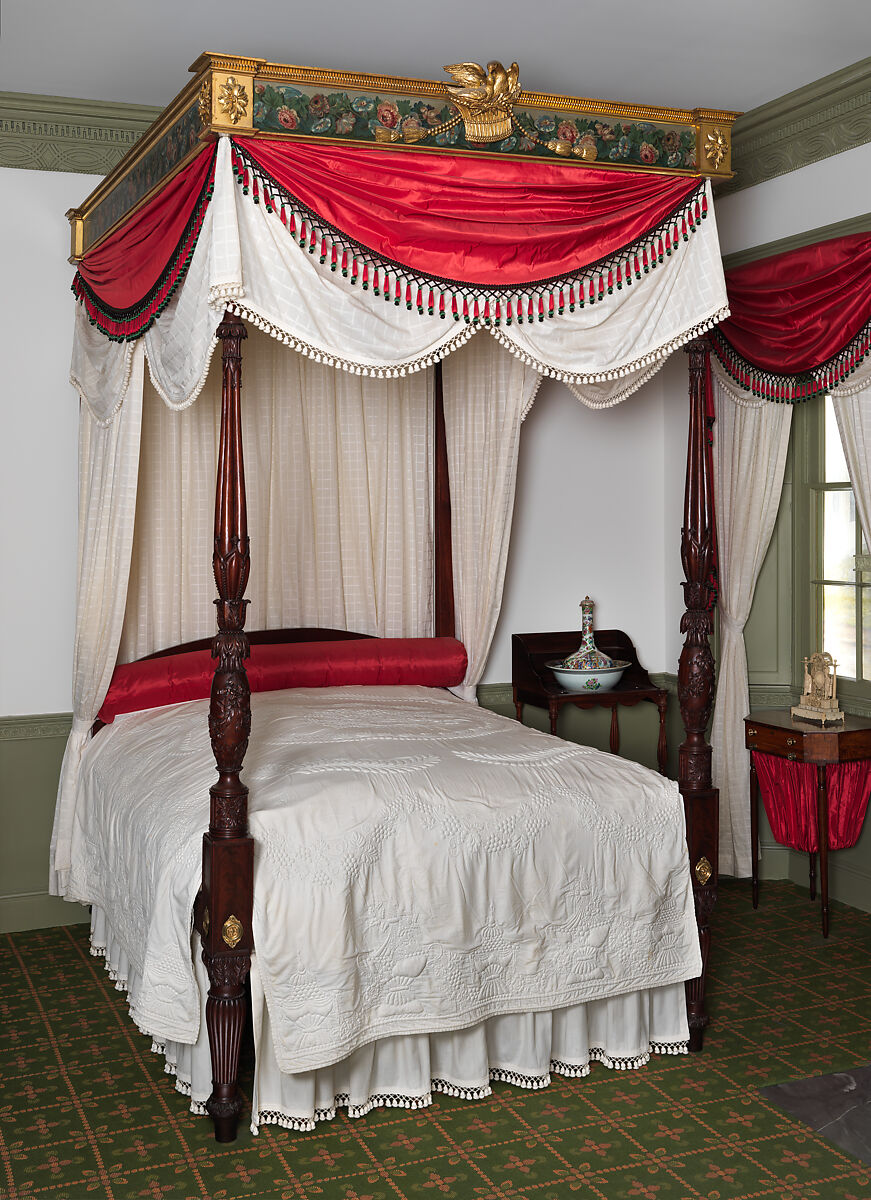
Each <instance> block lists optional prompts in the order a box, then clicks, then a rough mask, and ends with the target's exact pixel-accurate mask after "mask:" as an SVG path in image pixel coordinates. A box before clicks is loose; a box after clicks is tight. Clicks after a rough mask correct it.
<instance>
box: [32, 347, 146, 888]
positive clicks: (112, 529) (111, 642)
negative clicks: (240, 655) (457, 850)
mask: <svg viewBox="0 0 871 1200" xmlns="http://www.w3.org/2000/svg"><path fill="white" fill-rule="evenodd" d="M144 368H145V353H144V347H143V346H142V345H137V346H136V347H135V348H134V350H133V352H132V354H131V356H130V369H129V371H128V372H127V374H126V378H125V379H124V381H123V385H122V386H123V389H124V390H123V391H121V392H119V396H120V399H119V405H120V407H119V412H118V415H117V416H116V418H115V420H114V421H113V422H112V423H111V424H109V425H107V426H100V425H97V424H96V422H94V421H93V420H92V419H91V417H90V415H89V413H88V412H87V411H86V410H83V411H82V413H81V417H80V421H79V546H78V562H79V573H78V583H77V591H76V637H75V643H74V646H73V726H72V732H71V733H70V737H69V740H68V742H67V747H66V751H65V753H64V759H63V764H62V766H61V777H60V793H59V794H60V796H64V795H65V794H66V795H67V796H69V797H70V798H71V797H72V795H73V794H74V790H75V785H76V781H77V779H78V774H79V765H80V762H81V757H82V751H83V750H84V748H85V743H86V742H87V740H88V736H89V731H90V728H91V725H92V724H93V721H94V717H95V716H96V715H97V710H98V709H99V707H100V704H101V703H102V700H103V697H104V696H105V694H106V690H107V688H108V687H109V681H110V679H111V678H112V672H113V670H114V669H115V662H116V659H117V656H118V647H119V644H120V641H121V627H122V624H123V621H124V607H125V600H126V596H127V580H128V576H129V572H130V555H131V549H132V545H133V524H134V514H135V512H136V487H137V480H138V477H139V440H140V430H141V426H142V386H143V379H144ZM121 401H123V403H121ZM73 812H74V810H73V806H72V804H69V803H67V804H63V803H60V802H59V803H58V807H57V811H56V813H55V821H54V829H53V831H52V838H51V860H50V861H51V868H50V873H49V890H50V891H51V892H52V893H53V894H54V895H62V894H63V891H64V889H65V886H66V876H67V873H68V871H69V866H70V837H71V833H72V822H73Z"/></svg>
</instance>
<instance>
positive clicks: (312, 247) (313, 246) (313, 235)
mask: <svg viewBox="0 0 871 1200" xmlns="http://www.w3.org/2000/svg"><path fill="white" fill-rule="evenodd" d="M317 244H318V238H317V234H316V233H315V227H314V225H312V227H311V237H310V238H309V243H308V252H309V254H314V252H315V250H316V249H317Z"/></svg>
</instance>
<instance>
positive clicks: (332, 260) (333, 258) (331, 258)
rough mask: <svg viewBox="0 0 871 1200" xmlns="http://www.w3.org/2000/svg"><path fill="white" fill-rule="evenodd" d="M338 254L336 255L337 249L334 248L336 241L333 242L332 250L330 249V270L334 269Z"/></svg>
mask: <svg viewBox="0 0 871 1200" xmlns="http://www.w3.org/2000/svg"><path fill="white" fill-rule="evenodd" d="M338 256H339V255H338V251H337V250H336V243H335V242H333V251H332V254H331V255H330V270H331V271H335V269H336V261H337V259H338Z"/></svg>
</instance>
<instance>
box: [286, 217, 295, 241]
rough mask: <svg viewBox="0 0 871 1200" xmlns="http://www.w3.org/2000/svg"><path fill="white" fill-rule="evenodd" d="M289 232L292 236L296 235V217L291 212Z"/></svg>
mask: <svg viewBox="0 0 871 1200" xmlns="http://www.w3.org/2000/svg"><path fill="white" fill-rule="evenodd" d="M287 232H288V233H289V234H291V236H293V237H296V217H295V215H294V214H293V213H291V214H290V224H289V225H288V227H287Z"/></svg>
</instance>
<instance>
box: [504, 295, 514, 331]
mask: <svg viewBox="0 0 871 1200" xmlns="http://www.w3.org/2000/svg"><path fill="white" fill-rule="evenodd" d="M513 319H514V318H513V305H512V303H511V297H510V296H509V297H508V299H507V300H506V301H505V324H506V325H510V324H511V322H512V320H513Z"/></svg>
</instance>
